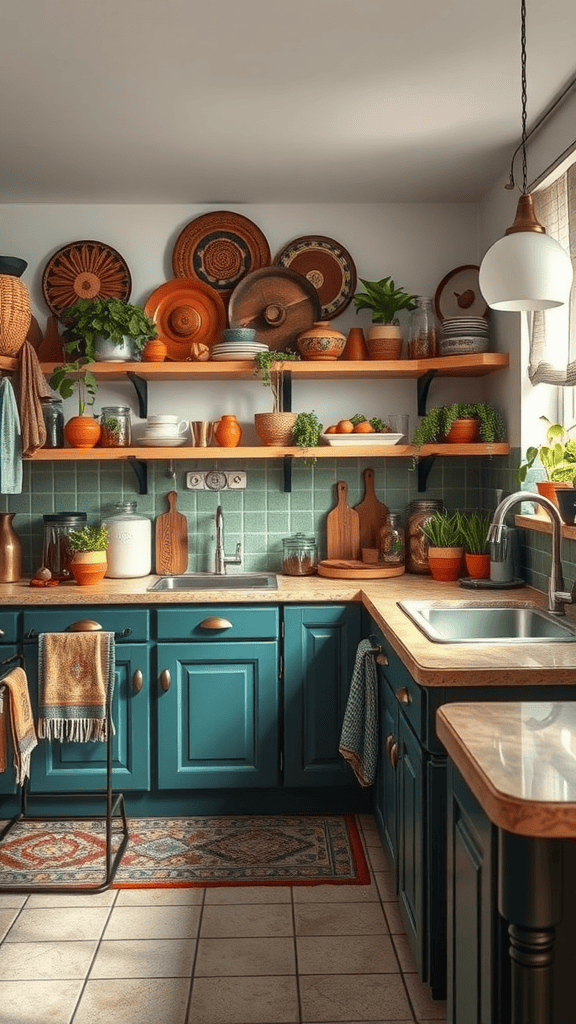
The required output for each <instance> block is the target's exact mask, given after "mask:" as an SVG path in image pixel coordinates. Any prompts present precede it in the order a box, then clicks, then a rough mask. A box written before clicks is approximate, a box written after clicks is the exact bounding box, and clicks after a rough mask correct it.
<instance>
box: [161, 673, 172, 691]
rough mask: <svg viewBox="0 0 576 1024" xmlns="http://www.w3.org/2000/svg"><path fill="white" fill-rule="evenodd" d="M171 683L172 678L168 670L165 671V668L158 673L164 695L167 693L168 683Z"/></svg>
mask: <svg viewBox="0 0 576 1024" xmlns="http://www.w3.org/2000/svg"><path fill="white" fill-rule="evenodd" d="M171 682H172V677H171V675H170V671H169V669H167V668H165V669H163V671H162V672H161V673H160V686H161V687H162V689H163V690H164V693H167V692H168V690H169V689H170V683H171Z"/></svg>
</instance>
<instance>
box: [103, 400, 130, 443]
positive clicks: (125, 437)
mask: <svg viewBox="0 0 576 1024" xmlns="http://www.w3.org/2000/svg"><path fill="white" fill-rule="evenodd" d="M100 426H101V428H102V433H101V435H100V441H99V442H98V443H99V446H100V448H129V447H130V445H131V444H132V426H131V423H130V408H129V406H127V405H104V406H102V412H101V414H100Z"/></svg>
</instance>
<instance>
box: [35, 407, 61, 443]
mask: <svg viewBox="0 0 576 1024" xmlns="http://www.w3.org/2000/svg"><path fill="white" fill-rule="evenodd" d="M40 401H41V403H42V416H43V419H44V426H45V427H46V440H45V442H44V446H43V447H44V448H63V447H64V408H63V405H62V399H61V398H41V399H40Z"/></svg>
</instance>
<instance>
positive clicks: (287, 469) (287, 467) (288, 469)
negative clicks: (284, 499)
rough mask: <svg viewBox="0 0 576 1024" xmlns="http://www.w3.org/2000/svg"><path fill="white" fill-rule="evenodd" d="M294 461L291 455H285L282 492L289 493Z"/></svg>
mask: <svg viewBox="0 0 576 1024" xmlns="http://www.w3.org/2000/svg"><path fill="white" fill-rule="evenodd" d="M293 461H294V456H293V455H285V456H284V459H283V462H284V494H290V493H291V491H292V463H293Z"/></svg>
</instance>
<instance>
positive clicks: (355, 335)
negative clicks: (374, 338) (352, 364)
mask: <svg viewBox="0 0 576 1024" xmlns="http://www.w3.org/2000/svg"><path fill="white" fill-rule="evenodd" d="M340 358H341V359H355V360H360V359H368V346H367V344H366V338H365V337H364V331H363V330H362V328H361V327H351V328H350V330H349V331H348V337H347V338H346V345H345V346H344V351H343V353H342V355H341V357H340Z"/></svg>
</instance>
